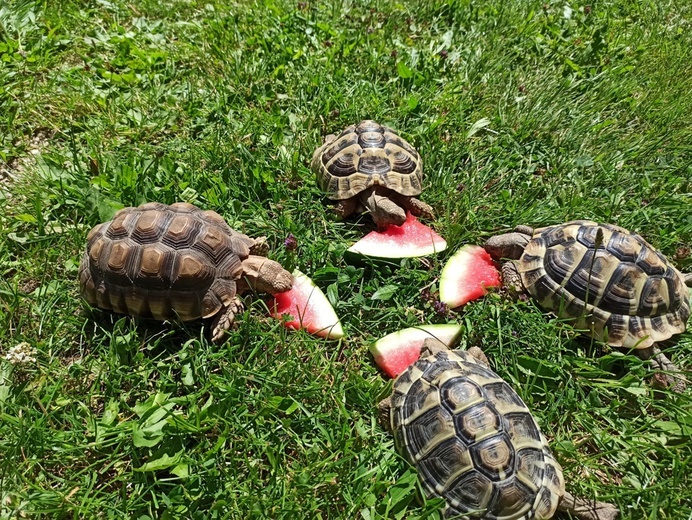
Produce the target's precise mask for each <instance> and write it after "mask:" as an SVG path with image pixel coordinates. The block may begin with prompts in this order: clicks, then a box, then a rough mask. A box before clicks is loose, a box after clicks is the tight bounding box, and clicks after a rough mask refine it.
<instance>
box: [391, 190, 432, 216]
mask: <svg viewBox="0 0 692 520" xmlns="http://www.w3.org/2000/svg"><path fill="white" fill-rule="evenodd" d="M391 198H392V200H393V201H394V202H396V203H397V204H398V205H399V206H401V207H402V208H404V209H405V210H407V211H410V212H411V214H412V215H415V216H416V217H423V218H426V219H428V220H435V212H434V211H433V209H432V207H431V206H430V205H429V204H426V203H425V202H423V201H422V200H420V199H417V198H416V197H406V196H404V195H399V194H398V193H393V194H392V195H391Z"/></svg>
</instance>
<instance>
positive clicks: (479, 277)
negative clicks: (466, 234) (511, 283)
mask: <svg viewBox="0 0 692 520" xmlns="http://www.w3.org/2000/svg"><path fill="white" fill-rule="evenodd" d="M499 285H500V272H499V271H498V270H497V267H495V262H494V261H493V259H492V258H491V257H490V255H489V254H488V253H487V252H486V250H485V249H483V248H482V247H480V246H472V245H465V246H463V247H462V248H461V249H459V251H457V252H456V253H454V255H453V256H452V258H450V259H449V260H448V261H447V264H446V265H445V266H444V268H443V269H442V274H441V275H440V301H442V302H443V303H446V304H447V305H449V307H450V308H451V309H453V308H454V307H459V306H460V305H464V304H465V303H468V302H470V301H471V300H475V299H477V298H480V297H481V296H483V295H485V293H486V288H488V287H499Z"/></svg>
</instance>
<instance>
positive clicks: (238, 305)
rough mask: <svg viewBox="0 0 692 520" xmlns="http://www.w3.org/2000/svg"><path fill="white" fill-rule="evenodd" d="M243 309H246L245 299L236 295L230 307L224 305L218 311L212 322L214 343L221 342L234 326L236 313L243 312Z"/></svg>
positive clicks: (212, 340) (212, 339)
mask: <svg viewBox="0 0 692 520" xmlns="http://www.w3.org/2000/svg"><path fill="white" fill-rule="evenodd" d="M243 309H245V305H244V304H243V300H241V299H240V298H238V297H237V296H236V297H235V298H233V301H232V302H231V304H230V305H229V306H228V307H224V308H222V309H221V310H220V311H219V312H218V314H217V315H216V316H215V317H214V321H212V324H211V342H212V343H221V341H222V340H223V338H224V336H225V333H226V331H228V330H230V329H231V327H232V326H233V322H234V321H235V317H236V315H238V314H240V313H241V312H243Z"/></svg>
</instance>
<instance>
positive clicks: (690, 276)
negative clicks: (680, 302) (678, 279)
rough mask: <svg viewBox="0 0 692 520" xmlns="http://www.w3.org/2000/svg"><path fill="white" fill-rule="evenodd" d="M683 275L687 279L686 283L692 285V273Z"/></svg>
mask: <svg viewBox="0 0 692 520" xmlns="http://www.w3.org/2000/svg"><path fill="white" fill-rule="evenodd" d="M682 277H683V278H684V280H685V285H689V286H692V273H686V274H683V275H682Z"/></svg>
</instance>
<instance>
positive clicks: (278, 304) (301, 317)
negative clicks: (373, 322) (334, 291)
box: [269, 269, 344, 339]
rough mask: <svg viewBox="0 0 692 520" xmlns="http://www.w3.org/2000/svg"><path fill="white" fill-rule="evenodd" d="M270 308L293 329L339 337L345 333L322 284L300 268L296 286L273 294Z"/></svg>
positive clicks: (296, 273)
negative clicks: (316, 283)
mask: <svg viewBox="0 0 692 520" xmlns="http://www.w3.org/2000/svg"><path fill="white" fill-rule="evenodd" d="M273 300H274V301H273V302H272V303H271V304H270V306H269V309H270V312H271V315H272V317H274V318H278V319H284V317H286V316H288V319H286V321H284V324H285V325H286V327H288V328H290V329H296V330H298V329H301V328H304V329H305V330H307V331H308V332H309V333H310V334H315V335H317V336H321V337H323V338H329V339H339V338H342V337H343V336H344V329H343V328H342V327H341V322H340V321H339V317H338V316H337V315H336V312H334V308H333V307H332V306H331V304H330V303H329V300H327V297H326V296H325V295H324V293H323V292H322V291H321V290H320V288H319V287H317V286H316V285H315V283H314V282H313V281H312V280H311V279H310V278H309V277H308V276H306V275H304V274H303V273H301V272H300V271H299V270H298V269H296V270H295V271H293V288H292V289H291V290H290V291H286V292H282V293H279V294H275V295H274V299H273Z"/></svg>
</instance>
